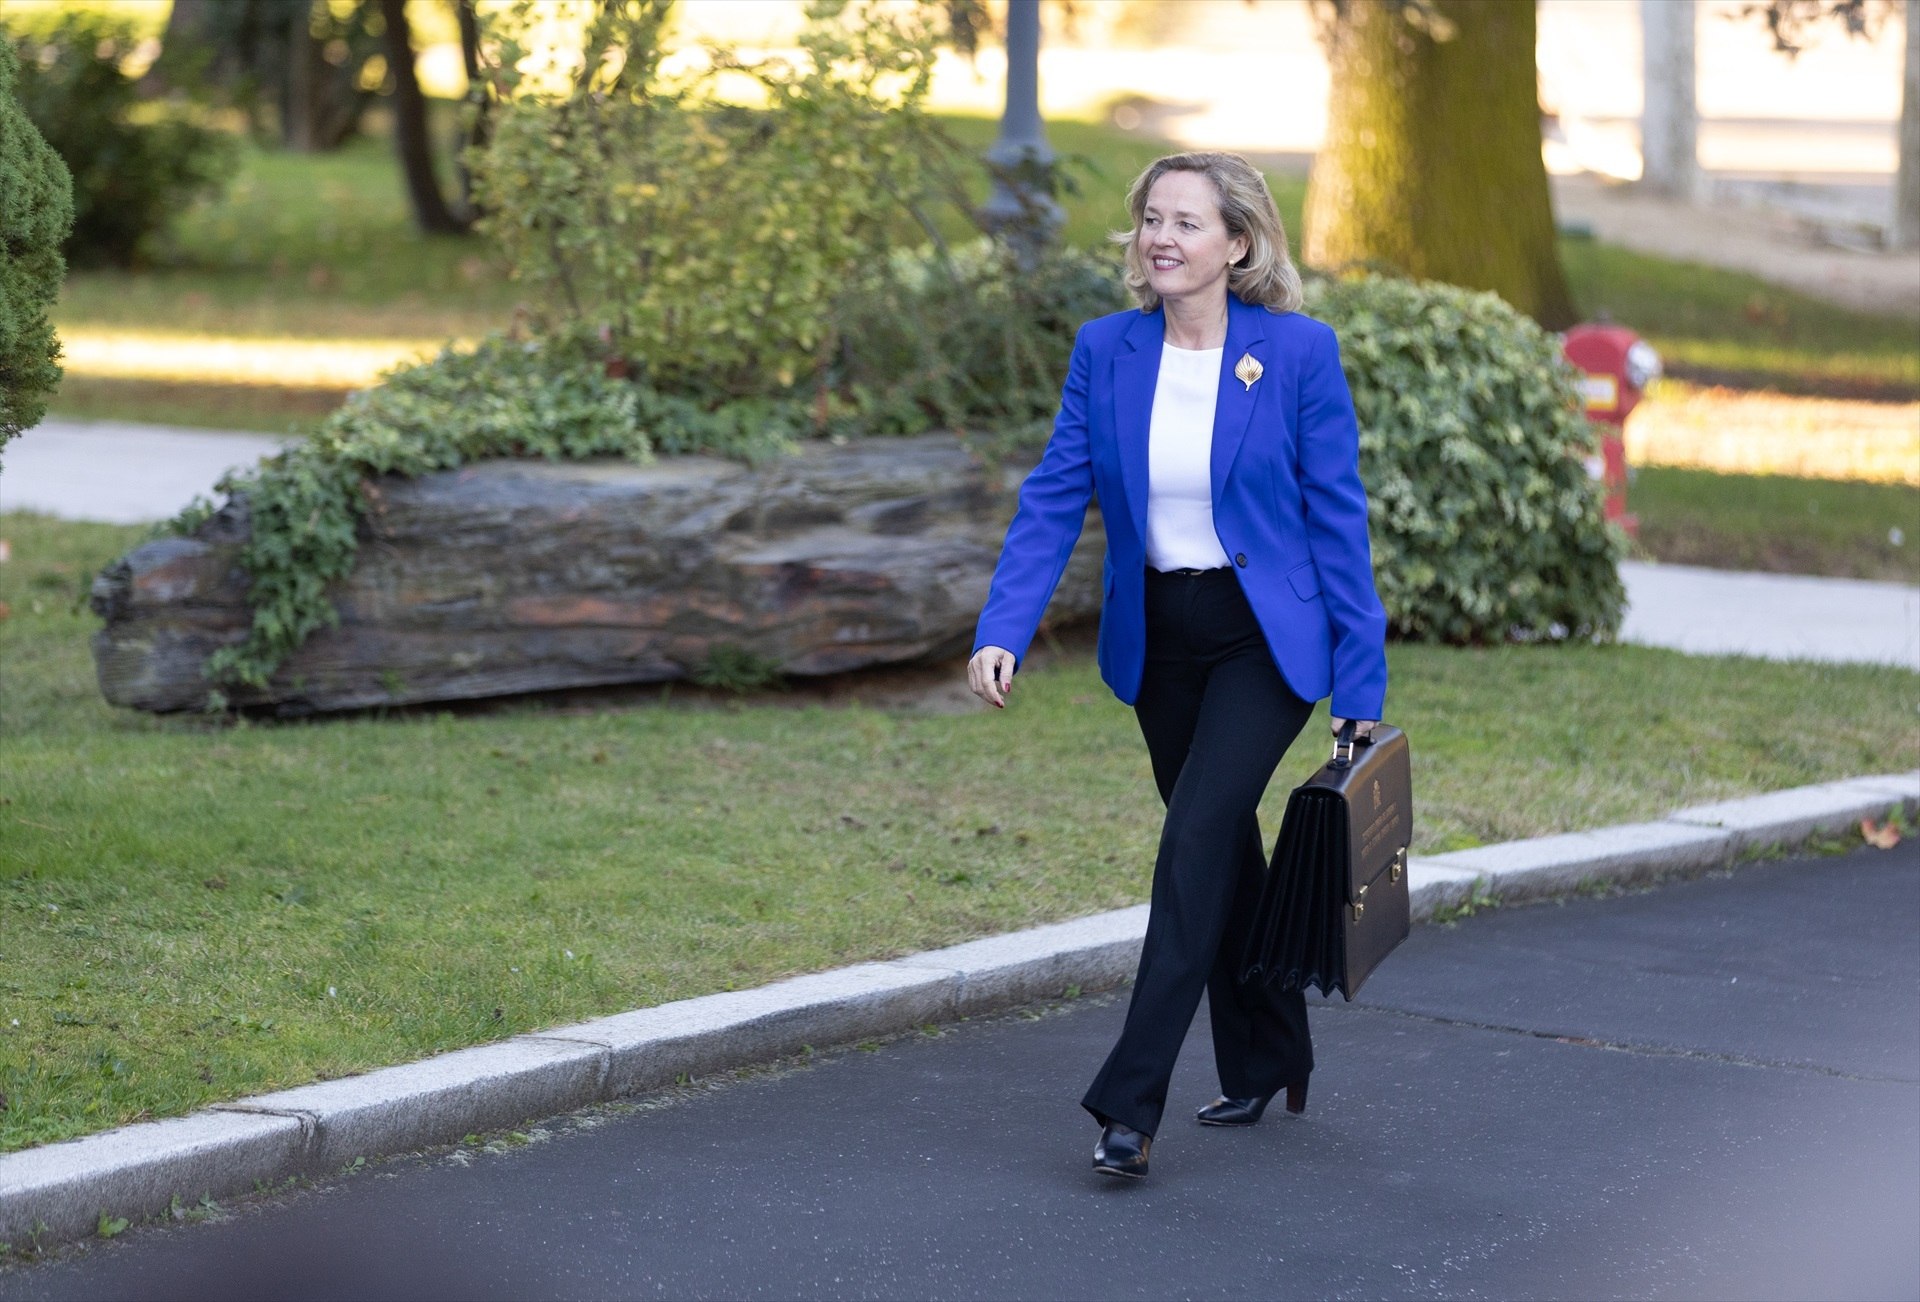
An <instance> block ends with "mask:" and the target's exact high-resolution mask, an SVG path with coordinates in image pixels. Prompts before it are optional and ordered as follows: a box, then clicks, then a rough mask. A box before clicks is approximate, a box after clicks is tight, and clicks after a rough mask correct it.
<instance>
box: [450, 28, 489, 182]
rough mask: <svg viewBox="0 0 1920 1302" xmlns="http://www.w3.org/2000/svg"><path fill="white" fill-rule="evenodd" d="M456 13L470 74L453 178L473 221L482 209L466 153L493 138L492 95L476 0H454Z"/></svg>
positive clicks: (462, 57) (462, 59) (463, 56)
mask: <svg viewBox="0 0 1920 1302" xmlns="http://www.w3.org/2000/svg"><path fill="white" fill-rule="evenodd" d="M453 13H454V18H455V20H456V21H457V22H458V23H459V26H460V62H461V64H462V65H463V66H464V67H465V69H466V73H467V114H468V116H467V119H466V121H465V123H464V125H463V129H462V132H461V135H460V138H459V144H458V146H457V147H456V148H455V151H454V160H453V163H454V174H455V175H456V176H457V177H458V178H459V180H460V208H461V210H462V211H463V212H465V213H466V214H467V216H468V220H472V219H473V217H475V216H476V215H477V214H478V209H479V205H478V204H476V203H475V202H474V199H473V174H472V173H471V172H470V171H469V170H468V168H467V149H468V148H469V147H470V146H474V145H478V146H480V147H481V148H485V147H486V144H487V141H489V140H490V139H492V138H493V121H492V116H491V115H492V109H493V94H492V91H491V90H490V89H489V88H488V85H487V81H486V79H485V78H484V77H483V76H482V75H481V72H480V19H479V16H478V15H477V14H476V13H475V12H474V7H473V0H453Z"/></svg>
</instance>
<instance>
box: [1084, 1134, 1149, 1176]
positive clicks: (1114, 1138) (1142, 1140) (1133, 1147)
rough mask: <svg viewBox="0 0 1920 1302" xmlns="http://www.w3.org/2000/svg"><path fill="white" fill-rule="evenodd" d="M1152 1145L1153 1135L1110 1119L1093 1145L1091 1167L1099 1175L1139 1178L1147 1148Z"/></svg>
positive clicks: (1143, 1170) (1142, 1173)
mask: <svg viewBox="0 0 1920 1302" xmlns="http://www.w3.org/2000/svg"><path fill="white" fill-rule="evenodd" d="M1152 1147H1153V1136H1152V1135H1145V1134H1142V1133H1141V1132H1139V1131H1138V1130H1135V1129H1134V1128H1133V1127H1132V1126H1123V1125H1121V1124H1120V1123H1119V1122H1117V1121H1110V1122H1108V1123H1107V1125H1106V1128H1105V1129H1104V1130H1102V1131H1101V1132H1100V1142H1099V1143H1098V1144H1096V1145H1095V1146H1094V1149H1093V1169H1094V1170H1096V1171H1098V1172H1099V1173H1100V1174H1101V1175H1118V1176H1124V1177H1126V1178H1127V1179H1129V1180H1138V1179H1141V1178H1142V1177H1143V1176H1145V1175H1146V1173H1147V1151H1148V1150H1149V1149H1150V1148H1152Z"/></svg>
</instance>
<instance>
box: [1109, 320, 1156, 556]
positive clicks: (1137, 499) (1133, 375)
mask: <svg viewBox="0 0 1920 1302" xmlns="http://www.w3.org/2000/svg"><path fill="white" fill-rule="evenodd" d="M1166 332H1167V316H1166V313H1165V312H1164V311H1155V312H1142V313H1141V314H1140V317H1139V319H1138V320H1136V321H1135V322H1134V323H1133V324H1132V325H1131V326H1129V327H1128V328H1127V333H1126V334H1125V335H1124V336H1122V338H1121V346H1120V350H1119V351H1118V352H1117V353H1115V354H1114V358H1113V428H1114V433H1115V437H1116V438H1117V440H1118V441H1119V444H1120V484H1121V487H1122V488H1123V489H1124V490H1125V492H1126V495H1127V510H1128V512H1129V514H1131V515H1132V516H1133V529H1134V533H1135V535H1136V536H1137V537H1139V538H1141V539H1145V538H1146V536H1147V426H1148V424H1149V423H1150V421H1151V420H1152V417H1153V391H1154V388H1155V386H1156V385H1157V384H1158V382H1159V379H1160V347H1161V345H1162V344H1163V343H1165V342H1166Z"/></svg>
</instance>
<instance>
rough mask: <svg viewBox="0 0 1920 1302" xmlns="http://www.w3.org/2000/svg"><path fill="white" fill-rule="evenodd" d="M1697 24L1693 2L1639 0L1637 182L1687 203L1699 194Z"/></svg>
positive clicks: (1657, 192)
mask: <svg viewBox="0 0 1920 1302" xmlns="http://www.w3.org/2000/svg"><path fill="white" fill-rule="evenodd" d="M1695 20H1696V19H1695V6H1694V2H1693V0H1640V34H1641V67H1642V70H1643V73H1644V76H1643V84H1644V86H1645V90H1644V93H1643V96H1642V100H1641V108H1640V158H1641V162H1642V169H1641V173H1640V180H1641V183H1642V184H1643V185H1645V186H1646V187H1647V188H1648V189H1649V190H1652V191H1653V192H1655V193H1656V194H1663V195H1666V196H1667V197H1668V198H1672V199H1682V200H1685V201H1687V202H1689V203H1691V202H1693V201H1694V200H1696V199H1698V198H1700V197H1701V189H1702V187H1701V176H1700V163H1699V147H1698V138H1699V130H1700V111H1699V107H1698V103H1697V100H1696V96H1695V92H1694V24H1695Z"/></svg>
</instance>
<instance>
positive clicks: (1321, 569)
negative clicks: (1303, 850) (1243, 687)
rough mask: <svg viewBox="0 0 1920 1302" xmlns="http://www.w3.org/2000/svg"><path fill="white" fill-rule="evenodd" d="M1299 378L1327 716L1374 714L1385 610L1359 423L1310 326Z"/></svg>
mask: <svg viewBox="0 0 1920 1302" xmlns="http://www.w3.org/2000/svg"><path fill="white" fill-rule="evenodd" d="M1314 333H1315V334H1316V336H1317V338H1316V340H1315V344H1314V347H1313V349H1312V352H1311V355H1310V356H1309V358H1308V360H1307V364H1306V368H1305V370H1304V372H1303V374H1302V376H1301V380H1300V391H1299V392H1300V422H1299V446H1300V485H1301V493H1302V496H1303V497H1304V498H1305V503H1306V515H1307V547H1308V549H1309V550H1310V551H1312V553H1313V567H1314V569H1315V570H1316V571H1317V572H1318V573H1319V575H1320V591H1321V593H1322V598H1323V600H1324V601H1325V602H1326V606H1327V620H1328V623H1329V624H1330V625H1331V632H1332V635H1333V705H1332V709H1333V713H1334V714H1335V715H1336V716H1337V717H1340V718H1345V719H1378V718H1380V717H1381V713H1380V712H1381V710H1382V708H1383V707H1384V706H1385V704H1386V696H1387V614H1386V611H1385V609H1384V608H1382V606H1381V605H1380V594H1379V593H1378V592H1376V591H1375V590H1374V586H1373V548H1372V546H1371V544H1370V543H1369V542H1368V540H1367V492H1366V489H1365V488H1364V487H1363V486H1362V485H1361V483H1360V425H1359V422H1358V421H1357V420H1356V419H1355V418H1354V414H1353V395H1352V393H1351V392H1349V391H1348V389H1347V377H1346V374H1345V372H1343V371H1342V370H1341V369H1340V344H1339V341H1338V340H1337V339H1336V338H1335V337H1334V333H1333V331H1332V330H1318V331H1315V332H1314Z"/></svg>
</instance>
